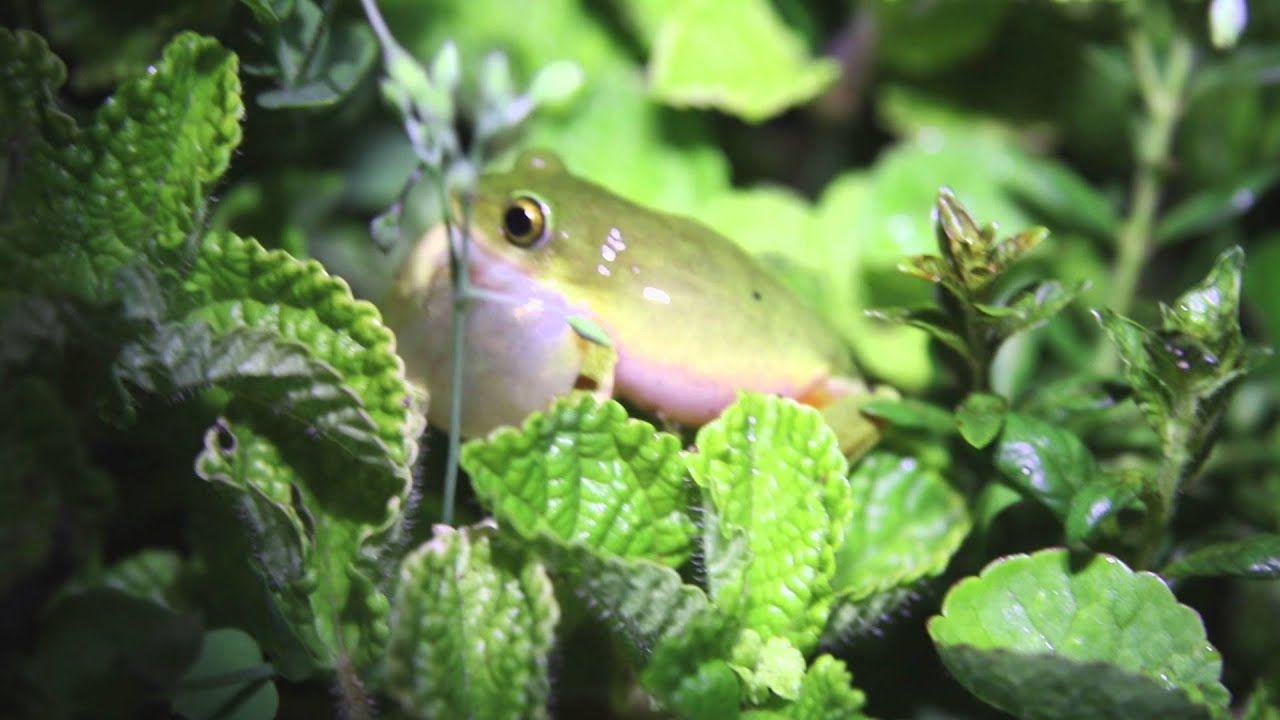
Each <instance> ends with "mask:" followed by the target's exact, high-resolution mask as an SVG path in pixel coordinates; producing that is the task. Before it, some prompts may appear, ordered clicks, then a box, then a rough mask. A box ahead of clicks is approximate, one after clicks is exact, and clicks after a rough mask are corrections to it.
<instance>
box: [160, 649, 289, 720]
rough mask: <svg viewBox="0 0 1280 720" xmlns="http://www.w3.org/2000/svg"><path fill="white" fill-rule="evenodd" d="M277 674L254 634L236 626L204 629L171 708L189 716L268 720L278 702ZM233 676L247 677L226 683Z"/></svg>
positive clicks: (197, 719) (194, 718) (195, 719)
mask: <svg viewBox="0 0 1280 720" xmlns="http://www.w3.org/2000/svg"><path fill="white" fill-rule="evenodd" d="M255 671H256V672H255ZM274 673H275V671H274V669H273V668H272V667H271V666H270V665H267V664H265V663H264V662H263V660H262V650H260V649H259V648H258V643H257V642H255V641H254V639H253V637H252V636H250V635H248V634H246V633H245V632H243V631H241V630H237V629H235V628H223V629H221V630H212V631H209V632H206V633H205V634H204V638H203V640H202V641H201V643H200V654H199V655H198V656H196V659H195V662H193V663H192V664H191V667H190V668H188V669H187V673H186V675H183V677H182V680H181V681H179V689H178V692H177V693H176V694H175V695H174V697H173V709H174V710H175V711H176V712H177V713H178V714H180V715H181V716H182V717H185V718H189V719H190V720H214V719H215V718H219V719H225V720H270V719H271V718H274V717H275V716H276V711H277V710H278V709H279V706H280V696H279V694H278V693H277V692H276V686H275V683H274V682H272V680H271V678H272V676H273V675H274ZM233 674H238V675H243V676H244V677H243V679H242V680H241V681H240V682H226V680H225V678H226V677H227V676H230V675H233Z"/></svg>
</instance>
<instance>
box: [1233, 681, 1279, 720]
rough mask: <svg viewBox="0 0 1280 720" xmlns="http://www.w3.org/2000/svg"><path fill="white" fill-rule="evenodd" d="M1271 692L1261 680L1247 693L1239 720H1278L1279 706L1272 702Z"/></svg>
mask: <svg viewBox="0 0 1280 720" xmlns="http://www.w3.org/2000/svg"><path fill="white" fill-rule="evenodd" d="M1272 696H1273V693H1272V692H1271V691H1270V690H1269V689H1268V688H1267V686H1266V685H1265V684H1263V683H1262V682H1259V683H1258V687H1257V689H1255V690H1254V691H1253V693H1252V694H1250V695H1249V700H1248V702H1247V703H1245V707H1244V710H1243V712H1241V713H1240V720H1280V706H1277V705H1275V704H1273V701H1272Z"/></svg>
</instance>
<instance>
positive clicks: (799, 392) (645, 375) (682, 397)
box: [614, 343, 824, 425]
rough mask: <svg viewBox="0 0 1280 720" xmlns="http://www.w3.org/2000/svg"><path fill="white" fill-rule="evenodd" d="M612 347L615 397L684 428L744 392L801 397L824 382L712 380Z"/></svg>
mask: <svg viewBox="0 0 1280 720" xmlns="http://www.w3.org/2000/svg"><path fill="white" fill-rule="evenodd" d="M615 346H616V348H617V351H618V366H617V368H616V370H615V371H614V392H615V394H617V395H619V396H621V397H623V398H626V399H628V400H630V401H632V402H634V403H635V404H636V405H638V406H640V407H641V408H644V409H646V410H650V411H653V412H656V413H658V414H659V415H661V416H662V417H664V418H667V419H669V420H674V421H676V422H679V423H682V424H685V425H702V424H704V423H707V422H710V421H711V420H713V419H715V417H716V416H718V415H719V414H720V412H721V411H722V410H724V409H725V408H726V407H727V406H728V405H729V404H730V403H732V402H733V401H734V399H735V398H736V397H737V394H738V393H739V392H742V391H744V390H750V391H755V392H762V393H771V394H775V395H782V396H785V397H792V398H801V397H804V396H805V395H807V394H808V393H809V392H810V391H811V390H813V389H814V388H816V387H818V386H819V385H821V384H822V383H823V381H824V380H823V379H822V378H818V379H816V380H814V381H813V382H811V383H809V384H807V385H804V386H798V385H796V384H794V383H788V382H785V381H770V380H769V379H766V378H755V379H752V380H742V379H734V378H711V377H706V376H700V375H695V374H693V373H690V372H689V371H688V370H685V369H682V368H676V367H672V366H669V365H662V364H658V363H654V362H651V361H647V360H645V359H644V358H642V357H639V356H638V355H637V354H635V353H630V352H628V351H627V350H626V348H624V347H623V346H622V345H621V344H620V343H619V344H616V345H615Z"/></svg>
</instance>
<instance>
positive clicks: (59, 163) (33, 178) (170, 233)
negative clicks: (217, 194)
mask: <svg viewBox="0 0 1280 720" xmlns="http://www.w3.org/2000/svg"><path fill="white" fill-rule="evenodd" d="M0 61H2V62H0V64H2V65H3V67H4V68H5V72H4V75H3V76H2V77H0V97H2V98H3V99H4V100H5V102H4V103H3V104H4V105H5V106H6V107H12V108H16V112H6V115H8V118H6V122H5V123H4V124H3V125H0V146H2V147H6V148H8V149H9V151H10V152H11V153H12V156H11V158H10V161H11V163H12V164H13V166H14V167H16V171H14V172H13V174H11V175H10V176H9V178H8V183H7V187H6V194H5V198H4V205H3V206H0V238H4V239H5V240H6V241H5V242H4V243H0V261H2V262H0V264H2V265H3V266H4V268H5V272H6V277H9V278H10V279H11V280H10V282H11V283H12V284H13V286H16V287H24V288H41V289H45V290H49V291H56V292H68V293H72V294H74V295H77V296H79V297H81V298H84V299H87V300H101V299H105V298H109V297H111V295H112V287H111V282H112V280H113V277H114V274H115V272H116V271H117V270H118V269H119V268H121V267H122V266H123V265H125V264H127V263H128V262H129V261H130V260H131V259H132V258H134V257H135V256H138V255H143V256H144V257H157V258H160V257H169V258H170V259H171V258H172V255H171V254H169V253H170V251H175V250H177V249H180V248H181V247H182V246H183V245H184V244H185V243H186V242H187V241H188V239H189V236H190V235H191V234H192V233H193V232H195V231H196V230H197V229H198V228H199V217H198V216H199V214H200V213H201V212H203V207H204V204H205V198H206V195H207V193H208V191H209V190H210V188H211V187H212V185H213V183H214V182H216V181H217V179H218V178H219V177H221V175H222V173H223V171H224V170H225V169H226V167H227V163H228V161H229V159H230V156H231V151H232V150H233V149H234V148H235V147H236V145H238V144H239V142H240V118H241V116H242V115H243V113H244V108H243V106H242V105H241V102H240V82H239V79H238V78H237V76H236V59H235V56H234V55H232V54H231V53H230V52H228V51H226V50H224V49H223V48H222V47H221V46H219V45H218V43H217V42H216V41H214V40H212V39H209V38H202V37H200V36H197V35H193V34H190V33H186V34H181V35H179V36H177V37H176V38H174V39H173V41H171V42H170V43H169V45H168V46H167V47H166V48H165V52H164V57H163V58H161V60H160V61H159V62H158V63H157V64H156V65H155V72H153V73H150V74H148V75H146V76H144V77H140V78H137V79H135V80H131V81H129V82H127V83H125V84H124V85H122V86H120V88H119V89H118V90H117V91H116V94H115V95H114V96H113V97H112V98H111V99H110V100H109V101H108V102H106V103H105V104H104V105H103V106H102V107H101V108H100V109H99V110H98V111H97V113H96V114H95V115H94V120H93V123H92V124H91V125H90V126H89V127H87V128H83V129H81V128H77V127H76V126H75V124H74V123H73V122H72V121H71V119H70V118H68V117H67V116H65V115H63V114H61V112H60V111H59V110H58V109H57V108H56V107H55V106H54V103H53V94H54V93H55V92H56V91H57V88H58V86H60V85H61V83H62V81H63V79H64V78H65V71H64V70H63V67H62V65H61V63H59V62H58V61H57V60H56V59H54V58H53V57H52V56H51V55H50V54H49V50H48V48H47V47H46V46H45V44H44V41H43V40H40V39H39V38H38V37H37V36H35V35H32V34H30V33H27V32H24V31H19V32H18V33H16V34H15V33H12V32H10V31H8V30H0Z"/></svg>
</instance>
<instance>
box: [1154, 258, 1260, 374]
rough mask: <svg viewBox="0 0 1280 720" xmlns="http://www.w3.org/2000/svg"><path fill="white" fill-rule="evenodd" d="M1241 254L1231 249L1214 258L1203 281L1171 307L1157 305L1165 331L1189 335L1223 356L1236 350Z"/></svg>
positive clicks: (1225, 361)
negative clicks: (1214, 260) (1215, 259)
mask: <svg viewBox="0 0 1280 720" xmlns="http://www.w3.org/2000/svg"><path fill="white" fill-rule="evenodd" d="M1243 268H1244V251H1243V250H1241V249H1240V248H1239V247H1234V248H1231V249H1230V250H1227V251H1226V252H1224V253H1222V254H1221V255H1219V256H1218V259H1217V261H1216V262H1215V263H1214V265H1213V269H1212V270H1210V271H1209V274H1208V275H1207V276H1206V277H1205V279H1204V280H1201V281H1200V282H1199V283H1197V284H1196V285H1195V286H1193V287H1192V288H1191V289H1189V290H1187V291H1186V292H1185V293H1183V294H1182V295H1180V296H1179V297H1178V299H1177V300H1175V301H1174V303H1173V305H1172V306H1168V305H1161V307H1160V316H1161V320H1162V321H1163V326H1164V329H1165V330H1169V331H1176V332H1180V333H1184V334H1186V335H1189V336H1191V337H1193V338H1196V339H1197V340H1199V341H1201V342H1202V343H1204V344H1205V345H1207V346H1208V347H1209V348H1210V349H1211V350H1213V351H1215V352H1217V353H1218V354H1220V355H1222V356H1224V357H1220V358H1219V359H1218V362H1223V363H1229V362H1230V361H1231V360H1234V359H1235V358H1234V357H1226V356H1228V355H1229V354H1232V353H1233V351H1235V350H1237V349H1238V346H1239V344H1240V342H1241V339H1240V283H1241V281H1240V274H1241V271H1242V270H1243Z"/></svg>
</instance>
